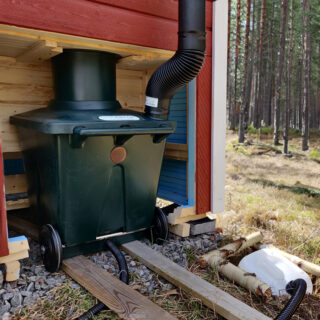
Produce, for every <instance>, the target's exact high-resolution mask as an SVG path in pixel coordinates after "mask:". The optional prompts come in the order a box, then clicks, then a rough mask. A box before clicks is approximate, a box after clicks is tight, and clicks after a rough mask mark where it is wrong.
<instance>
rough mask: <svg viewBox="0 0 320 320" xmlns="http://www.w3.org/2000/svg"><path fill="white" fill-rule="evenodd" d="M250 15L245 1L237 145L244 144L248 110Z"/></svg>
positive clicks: (248, 4) (249, 7) (248, 5)
mask: <svg viewBox="0 0 320 320" xmlns="http://www.w3.org/2000/svg"><path fill="white" fill-rule="evenodd" d="M250 15H251V0H247V18H246V35H245V50H244V66H243V86H242V101H241V107H240V115H239V143H243V142H244V128H245V114H246V112H247V108H249V105H248V104H247V86H248V58H249V35H250Z"/></svg>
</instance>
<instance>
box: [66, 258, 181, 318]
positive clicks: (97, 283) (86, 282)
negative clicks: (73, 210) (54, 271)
mask: <svg viewBox="0 0 320 320" xmlns="http://www.w3.org/2000/svg"><path fill="white" fill-rule="evenodd" d="M62 269H63V271H65V272H66V273H67V274H68V275H69V276H70V277H71V278H73V279H74V280H75V281H76V282H78V283H79V284H80V285H81V286H83V287H84V288H85V289H87V290H88V291H89V292H90V293H91V294H92V295H93V296H95V297H96V298H97V299H98V300H99V301H101V302H103V303H104V304H105V305H107V306H108V307H109V308H110V309H111V310H113V311H114V312H116V313H117V314H118V315H119V316H120V317H121V318H122V319H131V320H132V319H135V320H140V319H144V320H158V319H161V320H177V318H175V317H174V316H172V315H170V314H169V313H168V312H167V311H166V310H164V309H162V308H161V307H159V306H158V305H157V304H155V303H154V302H152V301H151V300H149V299H148V298H147V297H145V296H143V295H142V294H140V293H139V292H137V291H135V290H134V289H132V288H131V287H130V286H128V285H126V284H125V283H123V282H122V281H120V280H119V279H118V278H116V277H114V276H113V275H111V274H110V273H109V272H108V271H106V270H105V269H103V268H101V267H100V266H98V265H97V264H95V263H94V262H92V261H91V260H89V259H88V258H86V257H85V256H77V257H73V258H70V259H66V260H64V261H63V262H62Z"/></svg>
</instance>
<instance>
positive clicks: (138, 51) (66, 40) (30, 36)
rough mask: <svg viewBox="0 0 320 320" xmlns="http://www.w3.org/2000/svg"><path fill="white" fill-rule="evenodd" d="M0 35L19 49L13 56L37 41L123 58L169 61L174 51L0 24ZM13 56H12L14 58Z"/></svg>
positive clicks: (0, 47)
mask: <svg viewBox="0 0 320 320" xmlns="http://www.w3.org/2000/svg"><path fill="white" fill-rule="evenodd" d="M0 34H1V38H2V37H6V41H7V42H8V39H9V40H10V41H12V40H14V41H15V45H13V46H12V47H13V48H15V47H17V48H18V50H19V49H20V51H17V50H16V51H15V52H14V54H17V52H21V49H22V50H23V49H25V48H27V47H28V46H29V45H30V43H35V42H36V41H39V40H48V41H55V42H56V43H57V45H58V46H59V47H62V48H73V49H74V48H79V49H91V50H102V51H109V52H113V53H117V54H120V55H122V56H123V57H126V56H129V55H148V56H152V57H156V58H158V57H160V58H167V59H169V58H171V57H172V56H173V54H174V51H170V50H163V49H157V48H149V47H142V46H137V45H131V44H126V43H119V42H111V41H105V40H99V39H93V38H85V37H79V36H73V35H68V34H62V33H55V32H49V31H44V30H36V29H29V28H28V29H27V28H21V27H16V26H9V25H5V24H0ZM7 42H4V45H2V46H0V49H1V51H0V54H2V53H1V52H2V50H5V49H6V48H7V45H8V43H7ZM8 53H10V52H8ZM14 54H13V55H12V56H15V55H14ZM2 55H4V54H2Z"/></svg>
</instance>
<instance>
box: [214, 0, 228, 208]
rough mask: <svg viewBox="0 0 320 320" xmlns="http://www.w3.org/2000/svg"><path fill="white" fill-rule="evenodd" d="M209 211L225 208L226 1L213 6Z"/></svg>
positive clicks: (216, 2) (217, 2) (220, 0)
mask: <svg viewBox="0 0 320 320" xmlns="http://www.w3.org/2000/svg"><path fill="white" fill-rule="evenodd" d="M213 4H214V5H213V22H212V31H213V32H212V45H213V52H212V123H211V125H212V126H211V128H212V130H211V138H212V140H211V141H212V142H211V212H212V213H220V212H222V211H224V209H225V194H224V193H225V191H224V190H225V167H226V163H225V141H226V104H227V103H226V97H227V50H228V1H226V0H218V1H215V2H214V3H213Z"/></svg>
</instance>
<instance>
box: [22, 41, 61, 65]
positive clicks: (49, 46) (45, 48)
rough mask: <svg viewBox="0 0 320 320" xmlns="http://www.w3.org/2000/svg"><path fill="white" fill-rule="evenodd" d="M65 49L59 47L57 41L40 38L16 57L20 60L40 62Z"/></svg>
mask: <svg viewBox="0 0 320 320" xmlns="http://www.w3.org/2000/svg"><path fill="white" fill-rule="evenodd" d="M62 51H63V49H62V48H61V47H58V45H57V42H55V41H50V40H40V41H38V42H36V43H35V44H34V45H32V46H31V47H30V48H28V49H27V50H26V51H25V52H24V53H22V54H21V55H19V56H18V57H17V58H16V59H17V61H19V62H40V61H44V60H49V59H50V58H52V57H54V56H56V55H58V54H60V53H62Z"/></svg>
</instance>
